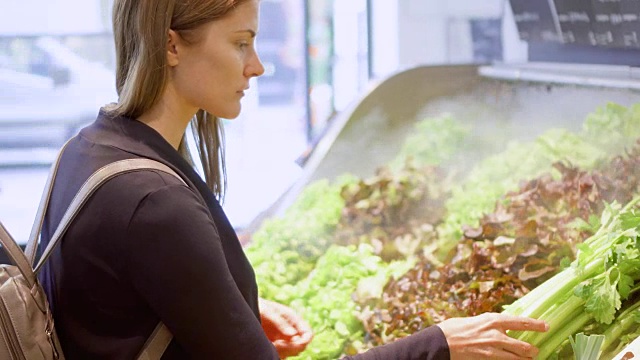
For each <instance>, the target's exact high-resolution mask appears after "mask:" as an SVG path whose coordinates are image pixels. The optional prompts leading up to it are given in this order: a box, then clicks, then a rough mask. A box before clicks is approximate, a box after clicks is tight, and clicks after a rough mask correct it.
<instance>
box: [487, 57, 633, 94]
mask: <svg viewBox="0 0 640 360" xmlns="http://www.w3.org/2000/svg"><path fill="white" fill-rule="evenodd" d="M478 73H479V74H480V75H481V76H485V77H489V78H494V79H501V80H509V81H531V82H538V83H547V84H565V85H579V86H591V87H603V88H614V89H628V90H640V69H638V68H634V67H629V66H611V65H580V64H556V63H524V64H495V65H490V66H481V67H480V68H479V69H478Z"/></svg>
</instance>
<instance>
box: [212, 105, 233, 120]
mask: <svg viewBox="0 0 640 360" xmlns="http://www.w3.org/2000/svg"><path fill="white" fill-rule="evenodd" d="M240 110H241V106H240V105H238V106H237V108H230V109H224V111H215V112H213V111H209V114H212V115H215V116H216V117H219V118H222V119H228V120H232V119H235V118H237V117H238V116H240Z"/></svg>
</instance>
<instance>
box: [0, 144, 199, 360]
mask: <svg viewBox="0 0 640 360" xmlns="http://www.w3.org/2000/svg"><path fill="white" fill-rule="evenodd" d="M60 153H62V151H61V152H60ZM58 163H59V159H58V160H57V161H56V163H55V165H54V166H53V167H52V171H51V173H50V175H49V180H48V181H47V187H46V190H45V193H44V194H43V200H41V203H40V207H41V209H38V217H37V218H36V223H37V224H38V225H35V224H34V229H35V228H36V226H37V230H36V233H35V235H34V234H33V233H32V234H31V238H30V239H29V243H30V244H35V245H32V247H33V249H34V250H32V248H29V250H30V251H33V258H34V259H35V248H36V247H37V243H38V239H39V238H40V232H41V230H42V223H43V219H42V218H43V217H44V214H45V212H46V208H47V206H48V203H49V198H50V196H51V189H52V188H53V181H54V180H55V173H56V172H57V168H58ZM140 170H159V171H163V172H165V173H168V174H171V175H173V176H175V177H176V178H178V179H179V180H180V181H181V182H182V183H183V184H185V186H187V184H186V183H185V181H184V180H183V179H182V178H181V177H180V176H179V175H178V174H176V172H175V171H173V170H172V169H171V168H170V167H168V166H167V165H165V164H163V163H160V162H158V161H155V160H151V159H128V160H120V161H116V162H114V163H111V164H108V165H105V166H103V167H102V168H100V169H98V170H97V171H96V172H95V173H93V174H92V175H91V176H90V177H89V179H87V181H85V183H84V184H83V185H82V187H81V188H80V190H79V191H78V193H77V194H76V196H75V197H74V198H73V200H72V201H71V204H70V205H69V208H68V209H67V211H66V212H65V213H64V216H63V217H62V220H61V221H60V224H59V225H58V228H57V229H56V231H55V232H54V234H53V236H52V237H51V240H50V241H49V244H47V247H46V249H44V251H43V252H42V257H41V258H40V260H39V261H38V264H37V265H36V266H35V267H34V268H33V271H32V272H31V274H32V275H33V278H34V281H35V276H37V274H38V272H39V271H40V270H41V269H42V266H43V265H44V263H45V262H46V261H47V259H49V256H51V254H52V252H53V249H55V247H56V246H57V245H58V243H59V242H60V239H62V237H63V236H64V234H65V232H66V231H67V229H68V228H69V225H70V224H71V222H72V221H73V219H75V217H76V215H78V212H79V211H80V209H81V208H82V206H84V204H85V203H86V202H87V200H88V199H89V197H91V195H93V193H94V192H95V191H96V190H97V189H98V188H99V187H100V186H101V185H102V184H104V183H105V182H107V181H109V180H110V179H112V178H114V177H116V176H118V175H120V174H124V173H128V172H133V171H140ZM45 198H46V199H45ZM0 230H2V228H1V227H0ZM0 235H3V234H2V232H0ZM7 235H8V234H7ZM14 244H15V243H14ZM18 250H19V248H18ZM19 253H22V251H19ZM29 256H31V253H29ZM22 258H23V259H24V261H26V260H27V258H25V256H24V254H23V255H22ZM31 264H33V262H30V263H29V265H31ZM28 268H29V269H28V270H31V266H28ZM25 277H26V275H25ZM172 337H173V336H172V335H171V332H170V331H169V329H167V327H166V326H165V325H164V324H163V323H162V322H160V323H159V324H158V326H157V327H156V329H155V330H154V331H153V333H152V334H151V336H150V337H149V339H148V340H147V342H146V343H145V345H144V347H143V349H142V352H141V354H140V359H147V360H155V359H160V358H161V356H162V354H163V353H164V351H165V349H166V348H167V346H168V345H169V343H170V342H171V339H172Z"/></svg>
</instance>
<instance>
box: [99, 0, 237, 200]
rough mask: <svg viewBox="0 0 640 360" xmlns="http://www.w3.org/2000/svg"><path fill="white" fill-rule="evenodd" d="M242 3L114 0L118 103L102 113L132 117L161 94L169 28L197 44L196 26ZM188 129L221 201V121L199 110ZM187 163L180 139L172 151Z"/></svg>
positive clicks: (165, 75)
mask: <svg viewBox="0 0 640 360" xmlns="http://www.w3.org/2000/svg"><path fill="white" fill-rule="evenodd" d="M244 1H246V0H115V1H114V4H113V33H114V38H115V47H116V89H117V92H118V103H117V104H112V105H111V106H109V107H108V110H109V111H110V112H111V113H112V114H114V115H117V116H126V117H130V118H133V119H135V118H137V117H139V116H140V115H142V114H143V113H145V112H146V111H148V110H149V109H150V108H151V107H152V106H154V105H155V104H156V103H157V102H158V101H159V99H160V96H161V95H162V93H163V91H164V89H165V86H166V83H167V79H168V71H169V68H168V66H167V59H166V47H167V40H168V33H169V29H172V30H174V31H176V32H177V33H178V34H179V35H180V36H181V37H182V38H184V39H185V41H187V42H197V34H195V33H194V31H195V30H197V28H198V27H200V26H201V25H204V24H206V23H208V22H210V21H214V20H217V19H220V18H222V17H224V16H225V15H227V14H228V13H229V12H230V11H231V10H233V9H234V8H235V7H236V6H237V5H238V4H240V3H242V2H244ZM191 128H192V130H193V133H194V138H195V141H196V144H197V148H198V155H199V157H200V162H201V163H202V169H203V172H204V177H205V181H206V183H207V186H208V187H209V188H210V189H211V191H213V193H214V194H215V196H216V197H217V198H218V199H219V200H222V198H223V197H224V190H225V188H226V173H225V161H224V147H223V142H224V132H223V130H222V124H221V120H220V119H219V118H217V117H216V116H214V115H212V114H209V113H208V112H206V111H204V110H200V111H198V112H197V113H196V115H195V116H194V118H193V119H192V121H191ZM178 151H179V152H180V154H181V155H182V156H183V157H184V158H185V159H186V160H187V161H188V162H189V163H190V164H192V165H193V159H192V158H191V155H190V152H189V150H188V147H187V141H186V137H183V138H182V141H181V143H180V147H179V149H178Z"/></svg>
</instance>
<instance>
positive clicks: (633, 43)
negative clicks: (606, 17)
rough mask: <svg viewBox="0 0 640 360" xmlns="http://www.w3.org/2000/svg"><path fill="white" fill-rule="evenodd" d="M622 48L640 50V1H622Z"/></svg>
mask: <svg viewBox="0 0 640 360" xmlns="http://www.w3.org/2000/svg"><path fill="white" fill-rule="evenodd" d="M620 13H621V15H622V46H623V47H625V48H635V49H638V48H640V0H620Z"/></svg>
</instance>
